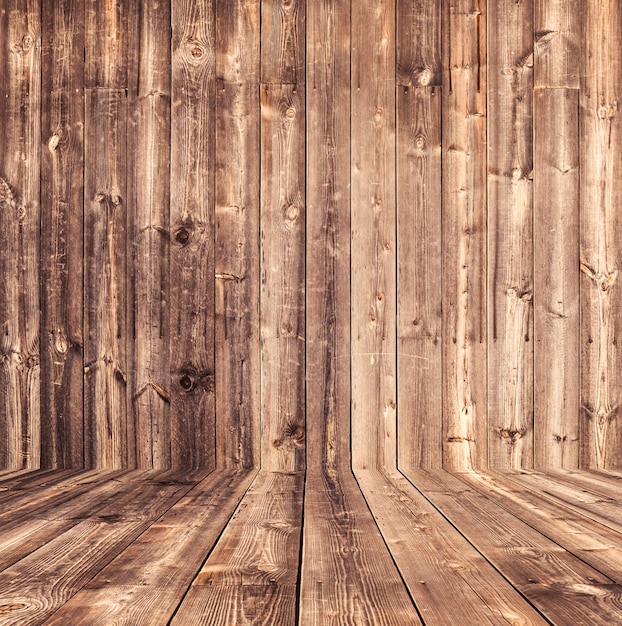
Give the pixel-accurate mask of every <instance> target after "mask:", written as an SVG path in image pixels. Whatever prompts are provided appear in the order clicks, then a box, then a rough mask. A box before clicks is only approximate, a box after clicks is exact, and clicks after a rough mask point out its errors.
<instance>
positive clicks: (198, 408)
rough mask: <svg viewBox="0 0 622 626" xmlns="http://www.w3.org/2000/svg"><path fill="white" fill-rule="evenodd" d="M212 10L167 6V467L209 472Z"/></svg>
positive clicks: (211, 426) (211, 410)
mask: <svg viewBox="0 0 622 626" xmlns="http://www.w3.org/2000/svg"><path fill="white" fill-rule="evenodd" d="M213 4H214V3H213V2H202V1H196V2H195V1H191V2H184V3H171V20H172V29H173V30H172V44H171V45H172V50H173V53H172V100H173V107H172V116H171V117H172V119H171V192H170V193H171V196H170V203H171V210H170V233H171V248H170V288H171V293H170V300H171V304H170V333H171V335H170V368H171V373H170V375H171V384H170V390H169V395H170V405H171V406H170V416H171V435H170V436H171V463H172V465H173V467H195V468H199V467H201V468H206V469H213V468H214V466H215V458H214V431H215V404H216V400H215V364H214V170H215V167H214V158H215V153H214V128H215V118H214V116H215V114H214V105H215V81H214V70H215V66H214V57H215V49H214V45H215V42H214V39H215V32H214V28H215V25H214V19H215V16H214V7H213ZM154 26H157V25H155V24H154ZM163 45H164V43H162V46H163ZM161 53H163V49H162V50H161ZM165 59H166V57H164V58H162V63H165V62H166V60H165ZM162 131H164V132H165V128H162ZM164 147H165V144H164V143H162V149H163V150H164ZM162 159H164V156H163V155H162ZM155 302H156V301H155V294H154V304H155ZM163 313H164V314H166V311H163ZM162 347H164V346H162ZM165 389H168V388H166V387H165ZM158 402H160V400H159V401H158ZM162 425H163V423H162ZM154 426H155V424H154ZM156 428H158V427H156ZM154 441H155V439H154ZM160 454H162V452H161V451H160V452H159V453H158V455H160ZM164 458H165V457H162V458H161V461H160V462H163V461H164ZM164 462H165V461H164Z"/></svg>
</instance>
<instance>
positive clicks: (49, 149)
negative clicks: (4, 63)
mask: <svg viewBox="0 0 622 626" xmlns="http://www.w3.org/2000/svg"><path fill="white" fill-rule="evenodd" d="M41 24H42V32H41V39H42V43H41V47H42V67H45V68H48V69H47V71H43V72H42V106H41V116H42V117H41V133H42V144H43V149H42V152H41V206H42V207H43V210H42V213H41V234H42V239H41V277H42V285H43V290H42V292H41V372H42V376H41V415H44V416H45V419H43V420H42V421H41V446H42V449H41V465H42V467H53V468H56V467H81V466H82V465H83V464H84V441H83V395H82V384H83V383H82V378H83V372H82V367H83V354H82V347H83V335H82V332H83V308H82V294H83V290H84V283H83V277H84V273H83V264H82V252H83V230H82V229H83V211H84V206H83V184H84V117H85V109H84V92H83V87H84V35H85V12H84V3H82V2H76V1H75V0H66V1H63V2H43V3H42V13H41Z"/></svg>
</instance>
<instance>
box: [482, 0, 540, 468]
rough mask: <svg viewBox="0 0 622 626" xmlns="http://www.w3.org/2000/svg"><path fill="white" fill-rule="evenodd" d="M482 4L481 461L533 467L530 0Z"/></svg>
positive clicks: (500, 0)
mask: <svg viewBox="0 0 622 626" xmlns="http://www.w3.org/2000/svg"><path fill="white" fill-rule="evenodd" d="M488 11H489V13H488V25H487V27H488V28H489V29H490V32H491V33H494V36H493V37H490V38H489V41H488V47H489V49H488V69H487V72H488V104H487V106H488V449H489V450H488V462H489V466H490V467H499V468H510V467H512V468H519V467H533V384H534V383H533V380H534V374H533V199H532V194H533V189H532V187H533V183H532V179H533V155H532V147H533V146H532V142H533V101H532V97H531V94H532V87H533V55H532V51H533V32H532V30H533V16H532V4H531V2H518V3H517V2H514V1H513V0H494V1H493V2H489V3H488Z"/></svg>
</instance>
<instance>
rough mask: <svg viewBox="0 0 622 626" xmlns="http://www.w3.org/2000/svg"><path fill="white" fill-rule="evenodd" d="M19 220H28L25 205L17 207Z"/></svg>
mask: <svg viewBox="0 0 622 626" xmlns="http://www.w3.org/2000/svg"><path fill="white" fill-rule="evenodd" d="M17 219H18V221H20V222H23V221H24V220H25V219H26V207H25V206H24V205H23V204H20V205H19V206H18V207H17Z"/></svg>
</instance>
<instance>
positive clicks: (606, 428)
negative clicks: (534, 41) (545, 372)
mask: <svg viewBox="0 0 622 626" xmlns="http://www.w3.org/2000/svg"><path fill="white" fill-rule="evenodd" d="M583 21H584V32H585V41H584V47H583V54H582V66H581V68H582V69H581V96H580V107H581V108H580V127H581V137H580V142H581V146H580V171H581V181H580V189H581V207H580V212H581V218H580V232H581V239H580V241H581V282H580V290H581V291H580V293H581V417H580V462H581V466H582V467H590V468H598V469H605V468H614V469H620V468H621V467H622V416H621V415H620V405H621V403H622V378H621V371H622V370H620V367H619V362H620V355H619V354H618V347H617V343H618V340H619V336H620V332H621V328H622V307H621V304H622V302H621V298H622V291H621V290H620V282H619V281H618V280H617V279H618V272H619V259H620V253H621V248H620V241H621V238H622V219H621V216H620V212H619V211H618V207H619V206H620V202H621V200H622V192H621V191H620V185H619V181H620V179H621V177H622V163H621V162H620V158H619V156H620V145H622V134H621V131H620V124H621V120H620V110H619V103H620V101H621V94H620V89H621V85H622V53H621V52H620V47H619V46H618V45H617V42H619V41H620V40H621V38H622V20H621V18H620V6H619V4H618V3H617V2H612V1H610V0H607V1H606V2H593V1H592V0H586V1H585V2H584V3H583Z"/></svg>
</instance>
